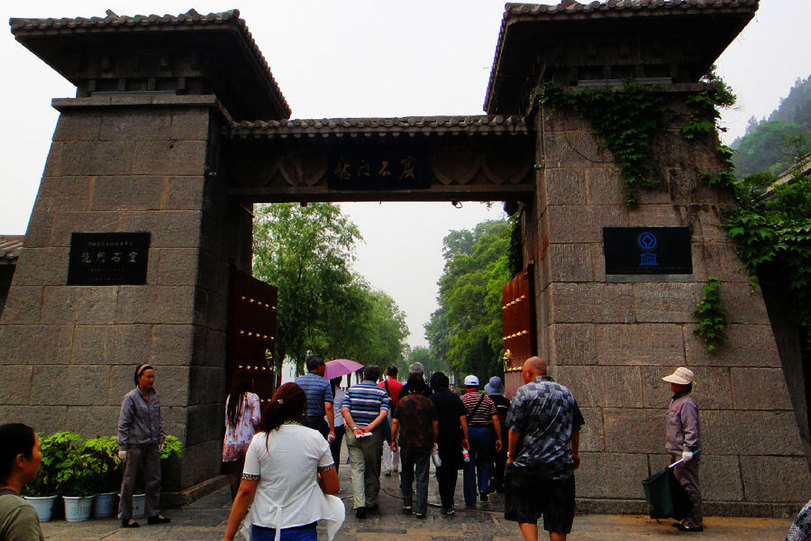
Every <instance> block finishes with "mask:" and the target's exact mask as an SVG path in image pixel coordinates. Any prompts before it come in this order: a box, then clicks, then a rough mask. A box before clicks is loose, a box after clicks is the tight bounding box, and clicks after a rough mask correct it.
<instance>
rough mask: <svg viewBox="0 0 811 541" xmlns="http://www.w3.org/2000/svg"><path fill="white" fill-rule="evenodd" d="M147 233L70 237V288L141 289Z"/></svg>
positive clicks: (146, 260) (78, 235) (148, 238)
mask: <svg viewBox="0 0 811 541" xmlns="http://www.w3.org/2000/svg"><path fill="white" fill-rule="evenodd" d="M149 240H150V233H148V232H145V233H72V234H71V236H70V260H69V263H68V285H69V286H71V285H72V286H114V285H143V284H145V283H146V271H147V263H148V262H149Z"/></svg>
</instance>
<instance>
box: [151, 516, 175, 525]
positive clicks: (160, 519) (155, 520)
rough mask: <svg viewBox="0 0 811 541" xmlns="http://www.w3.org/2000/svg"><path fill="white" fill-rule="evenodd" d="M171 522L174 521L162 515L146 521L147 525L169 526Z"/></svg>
mask: <svg viewBox="0 0 811 541" xmlns="http://www.w3.org/2000/svg"><path fill="white" fill-rule="evenodd" d="M170 522H172V519H170V518H167V517H164V516H161V515H155V516H154V517H149V518H148V519H146V523H147V524H169V523H170Z"/></svg>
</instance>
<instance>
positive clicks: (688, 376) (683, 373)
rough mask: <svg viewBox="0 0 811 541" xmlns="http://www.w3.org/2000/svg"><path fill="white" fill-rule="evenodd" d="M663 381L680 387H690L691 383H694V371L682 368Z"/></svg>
mask: <svg viewBox="0 0 811 541" xmlns="http://www.w3.org/2000/svg"><path fill="white" fill-rule="evenodd" d="M662 379H663V380H664V381H666V382H668V383H678V384H679V385H688V384H690V383H693V371H692V370H690V369H689V368H685V367H683V366H680V367H678V368H677V369H676V371H675V372H673V373H672V374H670V375H669V376H665V377H663V378H662Z"/></svg>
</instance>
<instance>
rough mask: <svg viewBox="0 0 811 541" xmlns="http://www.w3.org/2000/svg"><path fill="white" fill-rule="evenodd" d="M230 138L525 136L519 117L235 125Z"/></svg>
mask: <svg viewBox="0 0 811 541" xmlns="http://www.w3.org/2000/svg"><path fill="white" fill-rule="evenodd" d="M230 132H231V136H232V137H235V138H236V137H238V138H241V139H249V138H257V139H258V138H276V137H279V138H287V137H294V138H301V137H344V136H346V137H358V136H359V135H362V136H365V137H372V136H399V135H408V136H412V137H413V136H417V135H426V136H427V135H466V134H526V133H528V131H527V125H526V122H525V120H524V117H521V116H500V115H497V116H428V117H424V116H420V117H402V118H327V119H320V120H319V119H302V120H272V121H255V122H236V123H234V124H232V125H231V130H230Z"/></svg>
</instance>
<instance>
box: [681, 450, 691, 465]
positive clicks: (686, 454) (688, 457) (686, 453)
mask: <svg viewBox="0 0 811 541" xmlns="http://www.w3.org/2000/svg"><path fill="white" fill-rule="evenodd" d="M692 458H693V452H692V451H686V450H685V451H682V452H681V459H682V460H683V461H684V462H682V464H684V463H685V462H689V461H690V460H691V459H692Z"/></svg>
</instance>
